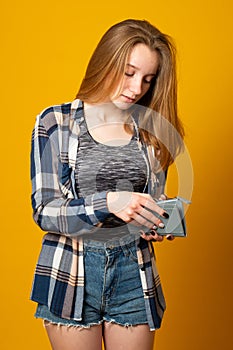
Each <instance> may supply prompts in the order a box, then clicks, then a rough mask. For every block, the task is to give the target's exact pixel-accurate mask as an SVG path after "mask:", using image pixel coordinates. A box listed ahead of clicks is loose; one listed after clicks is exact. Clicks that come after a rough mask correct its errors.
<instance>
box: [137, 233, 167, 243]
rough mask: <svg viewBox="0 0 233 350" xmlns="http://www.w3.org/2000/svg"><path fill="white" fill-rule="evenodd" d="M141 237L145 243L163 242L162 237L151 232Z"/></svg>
mask: <svg viewBox="0 0 233 350" xmlns="http://www.w3.org/2000/svg"><path fill="white" fill-rule="evenodd" d="M141 237H142V238H143V239H145V240H146V241H154V242H162V241H163V236H160V235H158V234H154V233H153V232H151V233H149V234H148V233H147V234H145V233H142V234H141Z"/></svg>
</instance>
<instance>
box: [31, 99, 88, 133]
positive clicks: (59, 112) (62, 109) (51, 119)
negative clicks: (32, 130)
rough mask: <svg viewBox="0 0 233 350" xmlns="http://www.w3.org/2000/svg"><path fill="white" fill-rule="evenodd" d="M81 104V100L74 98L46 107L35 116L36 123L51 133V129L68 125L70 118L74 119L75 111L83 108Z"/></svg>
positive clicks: (75, 116)
mask: <svg viewBox="0 0 233 350" xmlns="http://www.w3.org/2000/svg"><path fill="white" fill-rule="evenodd" d="M82 105H83V104H82V101H80V100H74V101H73V102H67V103H62V104H59V105H54V106H50V107H47V108H45V109H44V110H43V111H42V112H41V113H40V114H39V115H38V116H37V123H38V124H39V125H43V127H44V128H45V129H46V131H47V132H48V134H51V132H52V131H53V130H55V129H57V128H59V127H62V126H65V125H68V124H69V123H70V120H71V119H76V118H77V112H78V111H79V110H82V109H83V107H82Z"/></svg>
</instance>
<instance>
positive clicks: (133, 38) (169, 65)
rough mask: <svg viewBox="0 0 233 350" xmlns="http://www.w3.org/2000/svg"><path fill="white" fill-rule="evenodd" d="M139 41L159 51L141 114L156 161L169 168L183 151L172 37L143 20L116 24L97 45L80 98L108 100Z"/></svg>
mask: <svg viewBox="0 0 233 350" xmlns="http://www.w3.org/2000/svg"><path fill="white" fill-rule="evenodd" d="M138 43H143V44H145V45H147V46H148V47H149V48H150V49H151V50H155V51H156V52H158V54H159V67H158V71H157V74H156V77H155V78H154V79H153V81H152V83H151V85H150V88H149V90H148V91H147V93H146V94H145V95H144V96H143V97H142V98H141V99H140V101H138V103H137V104H139V105H140V106H144V107H148V108H144V113H141V116H140V118H139V127H140V135H141V137H142V139H143V140H144V142H145V143H146V144H147V145H150V146H151V147H152V149H153V152H152V153H153V154H154V155H155V160H156V162H155V163H156V164H158V160H159V164H160V167H161V168H163V169H166V168H168V166H169V165H170V164H172V162H173V161H174V159H175V157H176V156H177V155H178V154H179V153H180V151H181V150H182V148H183V141H182V140H183V137H184V129H183V126H182V123H181V121H180V119H179V117H178V114H177V78H176V49H175V46H174V44H173V42H172V39H171V38H170V37H169V36H168V35H166V34H163V33H162V32H161V31H160V30H158V29H157V28H156V27H154V26H152V25H151V24H150V23H149V22H147V21H145V20H134V19H128V20H125V21H122V22H120V23H117V24H115V25H113V26H112V27H111V28H110V29H109V30H108V31H107V32H106V33H105V34H104V36H103V37H102V39H101V40H100V42H99V44H98V45H97V47H96V49H95V51H94V53H93V55H92V57H91V59H90V61H89V64H88V66H87V70H86V74H85V77H84V79H83V81H82V84H81V86H80V89H79V92H78V94H77V96H76V97H77V98H79V99H80V100H82V101H84V102H88V103H100V102H103V101H106V99H107V98H108V97H109V95H111V94H113V93H114V92H115V91H116V89H117V88H118V87H119V83H121V81H122V80H123V77H124V72H125V68H126V64H127V63H128V58H129V54H130V52H131V50H132V48H133V47H134V46H135V45H136V44H138ZM145 110H146V112H145ZM154 112H155V113H154ZM155 116H156V117H155ZM158 117H159V118H158ZM164 121H165V123H164Z"/></svg>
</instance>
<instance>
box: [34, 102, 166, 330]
mask: <svg viewBox="0 0 233 350" xmlns="http://www.w3.org/2000/svg"><path fill="white" fill-rule="evenodd" d="M82 118H83V103H82V101H80V100H74V101H73V102H72V103H66V104H62V105H58V106H53V107H50V108H47V109H46V110H44V111H43V112H42V113H41V114H40V115H38V117H37V120H36V124H35V128H34V130H33V135H32V151H31V179H32V207H33V217H34V220H35V222H36V223H37V224H38V225H39V226H40V228H41V229H42V230H44V231H46V232H48V233H46V234H45V236H44V238H43V244H42V250H41V253H40V256H39V260H38V263H37V266H36V270H35V275H34V281H33V288H32V293H31V299H32V300H33V301H36V302H38V303H41V304H45V305H47V306H48V307H49V309H50V310H51V311H52V312H53V313H54V314H56V315H58V316H60V317H63V318H66V319H73V320H79V321H80V320H81V313H82V305H83V293H84V266H83V238H82V236H83V235H85V233H87V232H88V233H92V232H93V233H94V232H95V230H97V229H98V227H99V226H100V225H101V222H103V221H104V219H105V218H107V217H108V216H109V214H110V213H109V211H108V208H107V202H106V194H107V193H106V192H99V193H94V194H93V195H88V196H86V197H85V198H78V197H77V195H76V192H75V179H74V172H75V164H76V157H77V150H78V135H79V123H80V121H81V120H82ZM143 149H144V151H145V155H146V157H147V158H148V155H149V152H148V148H147V147H143ZM149 163H150V162H148V164H149ZM155 180H156V181H157V184H158V177H155V176H154V175H153V174H152V172H149V174H148V186H147V190H148V192H149V193H151V192H153V191H154V189H155V188H156V187H155V186H154V185H155ZM163 187H164V183H163V184H162V186H161V187H160V188H163ZM157 188H158V186H157ZM160 192H161V190H160ZM137 255H138V266H139V271H140V276H141V282H142V288H143V292H144V299H145V306H146V312H147V318H148V323H149V326H150V329H151V330H155V329H157V328H159V327H160V325H161V321H162V317H163V313H164V310H165V301H164V296H163V292H162V288H161V283H160V278H159V275H158V272H157V269H156V264H155V255H154V250H153V245H152V243H151V242H149V243H148V242H147V241H145V240H143V239H142V238H141V240H140V244H139V246H138V247H137Z"/></svg>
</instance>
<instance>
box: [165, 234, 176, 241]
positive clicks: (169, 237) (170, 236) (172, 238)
mask: <svg viewBox="0 0 233 350" xmlns="http://www.w3.org/2000/svg"><path fill="white" fill-rule="evenodd" d="M166 238H167V240H168V241H173V240H174V239H175V237H174V236H173V235H171V234H169V235H166Z"/></svg>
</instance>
